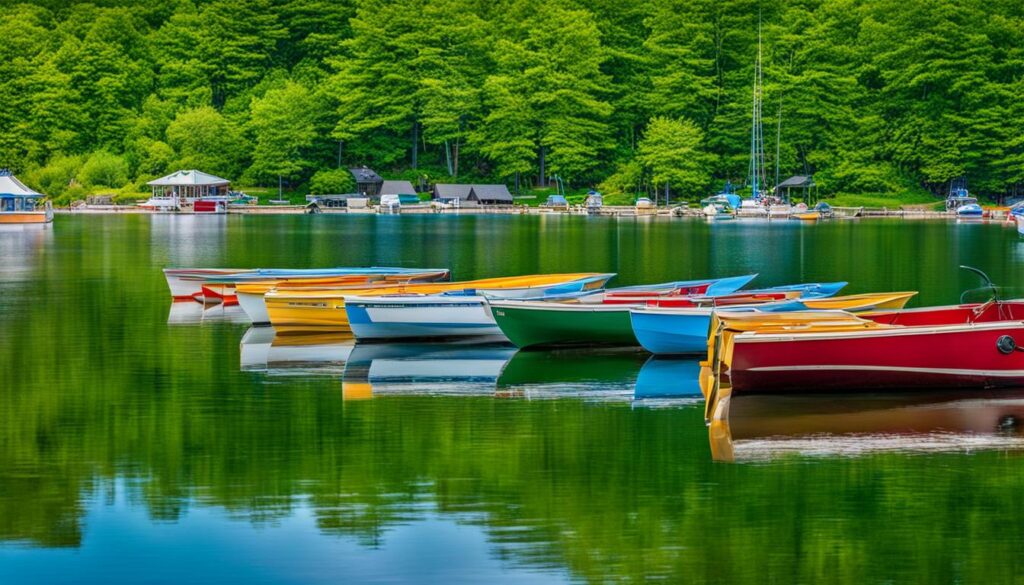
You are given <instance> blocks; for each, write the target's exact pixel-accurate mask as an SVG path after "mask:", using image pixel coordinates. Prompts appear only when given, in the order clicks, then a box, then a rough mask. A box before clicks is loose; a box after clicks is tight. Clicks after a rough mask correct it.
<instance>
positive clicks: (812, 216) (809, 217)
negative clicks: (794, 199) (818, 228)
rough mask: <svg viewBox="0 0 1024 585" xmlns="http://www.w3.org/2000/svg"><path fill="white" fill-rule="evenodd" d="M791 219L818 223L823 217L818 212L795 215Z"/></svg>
mask: <svg viewBox="0 0 1024 585" xmlns="http://www.w3.org/2000/svg"><path fill="white" fill-rule="evenodd" d="M789 217H791V218H793V219H799V220H801V221H818V220H819V219H821V215H820V214H819V213H818V212H817V211H805V212H803V213H794V214H792V215H790V216H789Z"/></svg>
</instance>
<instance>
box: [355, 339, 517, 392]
mask: <svg viewBox="0 0 1024 585" xmlns="http://www.w3.org/2000/svg"><path fill="white" fill-rule="evenodd" d="M513 353H515V348H514V347H512V346H511V345H508V344H507V343H504V342H502V341H499V340H493V341H491V342H487V341H484V342H481V341H480V340H477V339H473V340H465V341H451V342H444V343H386V344H372V343H371V344H357V345H356V346H355V347H354V348H353V349H352V352H351V353H350V354H349V357H348V363H347V364H346V365H345V374H344V377H343V379H342V382H343V383H342V391H343V396H344V397H345V399H347V400H353V399H364V398H370V397H372V396H375V395H381V394H408V395H413V394H428V395H445V394H459V395H490V394H493V393H494V387H495V383H496V381H497V379H498V375H499V374H500V373H501V369H502V367H504V365H505V363H506V362H507V361H508V360H509V358H511V357H512V354H513Z"/></svg>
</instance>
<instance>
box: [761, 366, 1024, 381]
mask: <svg viewBox="0 0 1024 585" xmlns="http://www.w3.org/2000/svg"><path fill="white" fill-rule="evenodd" d="M834 370H843V371H855V372H904V373H907V374H942V375H944V376H976V377H979V378H984V377H999V378H1014V377H1018V376H1021V377H1024V370H970V369H962V368H919V367H912V366H860V365H852V364H846V365H808V366H801V365H793V366H762V367H756V368H744V369H743V370H742V371H744V372H793V371H802V372H821V371H834Z"/></svg>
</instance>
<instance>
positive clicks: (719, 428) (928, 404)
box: [708, 389, 1024, 461]
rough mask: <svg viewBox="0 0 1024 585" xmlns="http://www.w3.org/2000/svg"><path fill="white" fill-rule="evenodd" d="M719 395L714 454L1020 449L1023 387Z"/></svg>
mask: <svg viewBox="0 0 1024 585" xmlns="http://www.w3.org/2000/svg"><path fill="white" fill-rule="evenodd" d="M723 400H727V401H729V403H728V404H724V405H720V406H719V408H717V409H716V414H715V418H714V419H712V421H711V424H710V426H709V431H708V434H709V438H710V441H711V454H712V457H713V458H714V459H715V460H718V461H743V460H764V459H771V458H773V457H778V456H782V455H803V456H829V457H835V456H860V455H867V454H871V453H879V452H905V453H933V452H964V451H979V450H1021V449H1024V389H1022V390H1013V391H1011V392H1006V391H1000V392H999V393H998V394H988V393H981V392H974V393H944V394H921V393H898V394H889V395H884V396H883V395H863V394H858V395H856V396H850V395H837V394H827V395H813V396H809V395H781V396H780V395H771V396H768V395H750V396H738V397H737V396H732V397H729V398H724V399H723ZM722 406H724V408H722Z"/></svg>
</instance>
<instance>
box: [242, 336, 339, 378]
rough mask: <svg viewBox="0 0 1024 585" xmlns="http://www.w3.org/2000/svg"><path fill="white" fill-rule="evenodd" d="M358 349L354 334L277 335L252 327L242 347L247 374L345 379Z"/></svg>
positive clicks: (244, 368)
mask: <svg viewBox="0 0 1024 585" xmlns="http://www.w3.org/2000/svg"><path fill="white" fill-rule="evenodd" d="M354 345H355V338H354V337H352V334H351V333H341V332H319V331H317V332H300V333H289V332H283V333H282V332H275V331H274V329H272V328H270V327H250V328H249V330H248V331H246V332H245V335H243V336H242V341H241V343H240V344H239V346H240V348H239V349H240V351H239V355H240V356H241V367H242V369H243V370H252V371H266V372H267V373H268V374H270V375H295V376H317V375H330V376H341V375H342V374H343V373H344V372H345V365H346V363H347V362H348V359H349V355H350V354H351V353H352V348H353V347H354Z"/></svg>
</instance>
